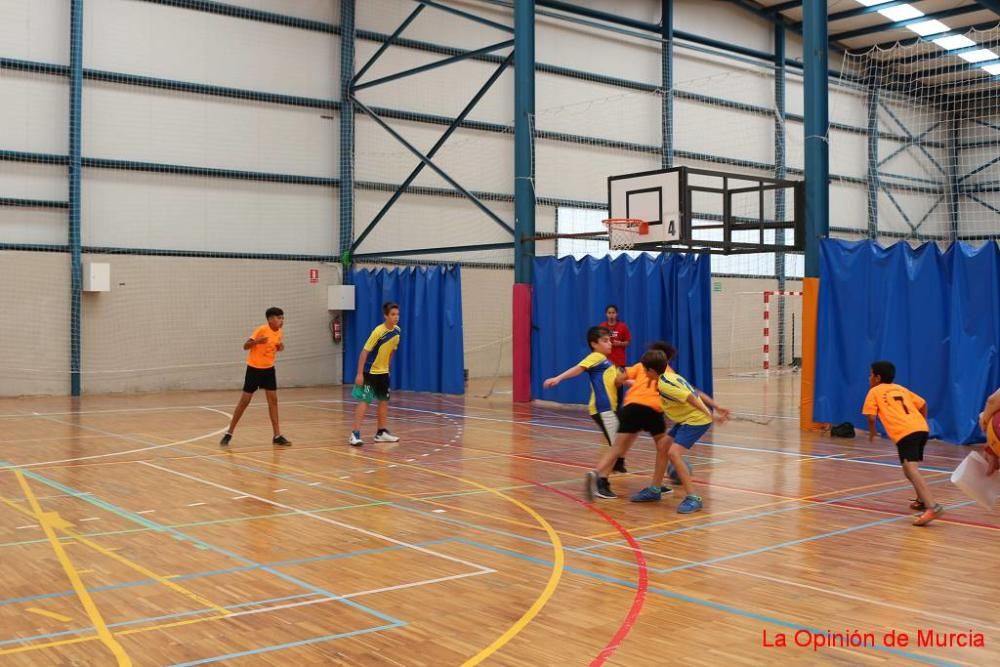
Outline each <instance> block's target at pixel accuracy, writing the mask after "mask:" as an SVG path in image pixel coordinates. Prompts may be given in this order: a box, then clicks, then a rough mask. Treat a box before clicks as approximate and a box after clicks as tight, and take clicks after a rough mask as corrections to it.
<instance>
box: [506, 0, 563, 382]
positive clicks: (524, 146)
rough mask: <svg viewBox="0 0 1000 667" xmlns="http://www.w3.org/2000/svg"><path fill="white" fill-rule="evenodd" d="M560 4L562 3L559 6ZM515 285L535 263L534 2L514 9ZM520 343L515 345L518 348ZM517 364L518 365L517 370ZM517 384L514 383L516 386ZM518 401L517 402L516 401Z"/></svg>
mask: <svg viewBox="0 0 1000 667" xmlns="http://www.w3.org/2000/svg"><path fill="white" fill-rule="evenodd" d="M560 4H561V3H560ZM514 39H515V40H516V44H515V45H514V226H515V229H516V231H514V240H515V241H517V244H516V245H515V247H514V282H515V283H516V284H526V285H531V283H532V266H531V265H532V262H533V261H534V259H535V242H534V241H533V240H531V239H533V238H534V236H535V204H536V202H535V170H534V160H533V157H534V136H533V133H532V130H533V127H532V126H533V123H532V119H533V117H534V115H535V0H518V1H517V2H516V3H515V5H514ZM518 344H519V342H518V341H515V345H518ZM516 365H517V364H516V363H515V366H516ZM516 383H517V380H515V385H516ZM515 391H517V389H516V386H515ZM515 400H518V398H517V397H515Z"/></svg>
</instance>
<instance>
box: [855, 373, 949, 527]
mask: <svg viewBox="0 0 1000 667" xmlns="http://www.w3.org/2000/svg"><path fill="white" fill-rule="evenodd" d="M895 379H896V367H895V366H894V365H892V363H891V362H888V361H876V362H875V363H873V364H872V365H871V372H870V373H869V375H868V384H869V385H871V389H869V390H868V396H866V397H865V404H864V406H863V407H862V408H861V413H862V414H864V415H866V416H867V417H868V442H872V441H873V440H875V433H876V431H875V418H876V417H878V418H879V420H881V422H882V426H883V427H884V428H885V432H886V434H888V436H889V438H890V439H891V440H892V441H893V442H895V443H896V449H897V450H898V451H899V462H900V463H901V464H903V474H905V475H906V478H907V479H908V480H910V484H912V485H913V489H914V490H915V491H916V492H917V497H916V499H914V500H913V501H912V502H911V503H910V509H914V510H918V511H919V512H920V514H918V515H917V517H916V518H915V519H914V521H913V525H914V526H926V525H927V524H929V523H930V522H931V521H933V520H934V519H936V518H938V517H939V516H941V515H942V514H944V508H943V507H941V505H938V504H936V503H935V502H934V497H933V496H932V495H931V488H930V486H929V485H928V484H927V481H926V480H925V479H924V478H923V476H921V474H920V462H921V461H923V460H924V445H926V444H927V436H928V426H927V401H925V400H924V399H922V398H921V397H920V396H917V395H916V394H914V393H913V392H912V391H910V390H909V389H907V388H906V387H903V386H902V385H898V384H893V382H892V381H893V380H895Z"/></svg>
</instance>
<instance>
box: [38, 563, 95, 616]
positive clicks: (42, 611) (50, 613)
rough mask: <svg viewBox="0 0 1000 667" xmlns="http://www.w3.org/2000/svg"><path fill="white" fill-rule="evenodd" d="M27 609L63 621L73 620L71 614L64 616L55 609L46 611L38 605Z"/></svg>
mask: <svg viewBox="0 0 1000 667" xmlns="http://www.w3.org/2000/svg"><path fill="white" fill-rule="evenodd" d="M77 572H82V570H78V571H77ZM25 611H29V612H31V613H32V614H38V615H39V616H47V617H49V618H54V619H55V620H57V621H62V622H63V623H69V622H70V621H72V620H73V619H72V618H70V617H69V616H63V615H62V614H57V613H56V612H54V611H46V610H44V609H39V608H38V607H28V608H27V609H26V610H25Z"/></svg>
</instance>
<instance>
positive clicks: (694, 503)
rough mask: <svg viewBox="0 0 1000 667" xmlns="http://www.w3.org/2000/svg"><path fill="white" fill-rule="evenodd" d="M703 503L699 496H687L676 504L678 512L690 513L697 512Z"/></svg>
mask: <svg viewBox="0 0 1000 667" xmlns="http://www.w3.org/2000/svg"><path fill="white" fill-rule="evenodd" d="M703 506H704V504H703V503H702V502H701V496H688V497H687V498H685V499H684V500H683V501H681V504H680V505H678V506H677V513H678V514H691V513H692V512H697V511H698V510H700V509H701V508H702V507H703Z"/></svg>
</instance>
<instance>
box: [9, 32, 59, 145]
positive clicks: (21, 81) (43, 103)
mask: <svg viewBox="0 0 1000 667" xmlns="http://www.w3.org/2000/svg"><path fill="white" fill-rule="evenodd" d="M2 55H5V54H4V53H3V52H0V56H2ZM68 116H69V86H68V85H67V83H66V79H65V78H63V77H59V76H46V75H42V74H33V73H27V72H14V71H10V70H2V71H0V149H2V150H12V151H28V152H35V153H54V154H56V155H59V154H62V155H65V154H66V152H67V151H68V150H69V148H68V145H69V129H68V128H69V122H68Z"/></svg>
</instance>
